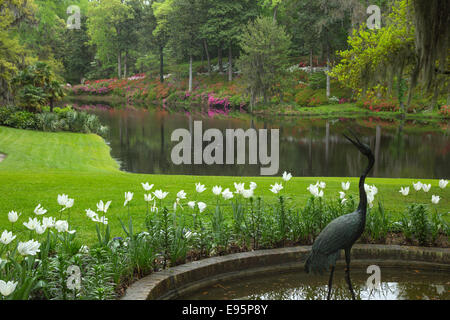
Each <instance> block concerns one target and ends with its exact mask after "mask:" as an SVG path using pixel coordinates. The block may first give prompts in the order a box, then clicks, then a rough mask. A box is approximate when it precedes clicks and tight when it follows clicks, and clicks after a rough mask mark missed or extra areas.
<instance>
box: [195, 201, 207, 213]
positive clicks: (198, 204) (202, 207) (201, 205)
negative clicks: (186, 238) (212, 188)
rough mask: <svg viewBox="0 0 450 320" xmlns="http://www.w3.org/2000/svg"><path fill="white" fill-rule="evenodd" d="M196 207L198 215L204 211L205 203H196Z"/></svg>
mask: <svg viewBox="0 0 450 320" xmlns="http://www.w3.org/2000/svg"><path fill="white" fill-rule="evenodd" d="M197 206H198V209H199V210H200V213H202V212H203V211H204V210H205V209H206V203H204V202H198V203H197Z"/></svg>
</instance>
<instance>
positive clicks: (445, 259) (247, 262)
mask: <svg viewBox="0 0 450 320" xmlns="http://www.w3.org/2000/svg"><path fill="white" fill-rule="evenodd" d="M310 250H311V246H300V247H289V248H279V249H268V250H257V251H251V252H243V253H235V254H230V255H226V256H218V257H213V258H207V259H203V260H199V261H193V262H190V263H187V264H183V265H179V266H176V267H173V268H169V269H166V270H163V271H160V272H156V273H153V274H151V275H149V276H147V277H144V278H142V279H140V280H138V281H136V282H135V283H133V284H132V285H131V286H130V287H129V288H128V289H127V291H126V293H125V295H124V296H123V297H122V300H157V299H173V298H176V297H178V296H180V295H182V294H186V293H187V292H190V291H193V290H196V289H200V288H201V287H204V286H208V285H210V284H213V283H216V282H217V281H220V280H230V279H233V278H240V277H245V276H250V275H256V274H259V273H266V272H274V271H287V270H290V269H295V268H299V267H301V266H302V265H303V264H304V262H305V259H306V255H307V253H308V252H309V251H310ZM351 254H352V265H358V264H364V263H367V262H369V261H370V263H372V264H373V262H377V263H378V264H382V265H385V266H411V267H413V266H416V267H417V266H418V265H420V266H424V267H427V266H428V267H432V268H439V269H443V270H448V271H449V272H450V249H449V248H424V247H409V246H397V245H367V244H358V245H354V246H353V248H352V253H351ZM343 263H344V262H343V260H342V255H341V259H340V260H339V261H338V264H343Z"/></svg>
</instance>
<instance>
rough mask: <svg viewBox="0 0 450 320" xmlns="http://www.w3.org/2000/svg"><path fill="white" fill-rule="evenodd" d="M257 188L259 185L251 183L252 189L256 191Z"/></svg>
mask: <svg viewBox="0 0 450 320" xmlns="http://www.w3.org/2000/svg"><path fill="white" fill-rule="evenodd" d="M256 187H257V184H256V183H254V182H250V189H252V190H255V189H256Z"/></svg>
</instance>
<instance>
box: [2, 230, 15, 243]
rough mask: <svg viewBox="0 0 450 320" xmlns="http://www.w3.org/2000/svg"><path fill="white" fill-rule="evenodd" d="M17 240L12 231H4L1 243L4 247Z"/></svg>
mask: <svg viewBox="0 0 450 320" xmlns="http://www.w3.org/2000/svg"><path fill="white" fill-rule="evenodd" d="M15 238H16V236H14V235H13V233H12V232H11V231H6V230H5V231H3V233H2V235H1V237H0V242H1V243H3V244H4V245H7V244H9V243H11V241H13V240H14V239H15Z"/></svg>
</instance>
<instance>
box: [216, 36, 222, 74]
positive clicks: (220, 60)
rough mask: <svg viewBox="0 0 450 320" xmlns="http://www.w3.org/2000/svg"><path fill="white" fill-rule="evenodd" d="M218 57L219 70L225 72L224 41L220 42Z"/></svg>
mask: <svg viewBox="0 0 450 320" xmlns="http://www.w3.org/2000/svg"><path fill="white" fill-rule="evenodd" d="M217 59H218V60H219V72H221V73H223V62H222V43H220V44H219V49H218V52H217Z"/></svg>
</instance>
